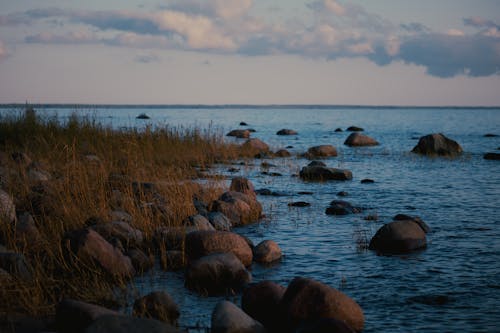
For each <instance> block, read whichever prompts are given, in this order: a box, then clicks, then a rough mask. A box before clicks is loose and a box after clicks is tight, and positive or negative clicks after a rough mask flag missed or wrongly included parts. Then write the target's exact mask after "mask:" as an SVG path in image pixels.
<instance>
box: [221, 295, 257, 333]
mask: <svg viewBox="0 0 500 333" xmlns="http://www.w3.org/2000/svg"><path fill="white" fill-rule="evenodd" d="M211 326H212V329H211V332H212V333H264V332H266V330H265V329H264V327H263V326H262V324H261V323H259V322H258V321H256V320H255V319H253V318H251V317H250V316H248V315H247V314H246V313H245V312H243V310H241V309H240V308H238V307H237V306H236V305H235V304H233V303H231V302H228V301H221V302H219V303H217V305H216V306H215V308H214V311H213V312H212V323H211Z"/></svg>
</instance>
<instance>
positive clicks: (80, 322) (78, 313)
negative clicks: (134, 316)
mask: <svg viewBox="0 0 500 333" xmlns="http://www.w3.org/2000/svg"><path fill="white" fill-rule="evenodd" d="M109 315H114V316H119V317H120V318H124V316H122V315H120V313H118V312H116V311H113V310H110V309H106V308H104V307H102V306H99V305H94V304H90V303H85V302H81V301H76V300H73V299H65V300H63V301H61V302H59V304H58V305H57V308H56V319H55V325H56V327H57V331H58V332H61V333H73V332H84V331H85V329H86V328H87V327H88V326H89V325H90V324H92V322H93V321H95V320H96V319H98V318H100V317H103V316H109Z"/></svg>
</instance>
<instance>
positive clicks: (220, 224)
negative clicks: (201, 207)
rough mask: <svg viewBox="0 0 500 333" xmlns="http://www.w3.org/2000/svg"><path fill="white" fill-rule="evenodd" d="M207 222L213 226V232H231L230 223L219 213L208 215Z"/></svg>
mask: <svg viewBox="0 0 500 333" xmlns="http://www.w3.org/2000/svg"><path fill="white" fill-rule="evenodd" d="M208 221H209V222H210V223H211V224H212V225H213V227H214V228H215V230H219V231H231V227H232V224H231V221H230V220H229V219H228V218H227V216H226V215H224V214H223V213H221V212H210V213H208Z"/></svg>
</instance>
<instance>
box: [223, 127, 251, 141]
mask: <svg viewBox="0 0 500 333" xmlns="http://www.w3.org/2000/svg"><path fill="white" fill-rule="evenodd" d="M226 136H234V137H236V138H239V139H248V138H249V137H250V131H249V130H247V129H235V130H232V131H231V132H229V133H227V134H226Z"/></svg>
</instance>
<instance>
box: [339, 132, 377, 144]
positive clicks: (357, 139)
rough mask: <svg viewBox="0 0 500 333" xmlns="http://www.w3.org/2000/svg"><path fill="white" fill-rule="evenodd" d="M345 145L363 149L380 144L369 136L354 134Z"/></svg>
mask: <svg viewBox="0 0 500 333" xmlns="http://www.w3.org/2000/svg"><path fill="white" fill-rule="evenodd" d="M344 144H345V145H346V146H349V147H362V146H377V145H378V144H379V143H378V142H377V141H376V140H375V139H373V138H371V137H369V136H368V135H364V134H361V133H352V134H351V135H349V136H348V137H347V139H346V140H345V141H344Z"/></svg>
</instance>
